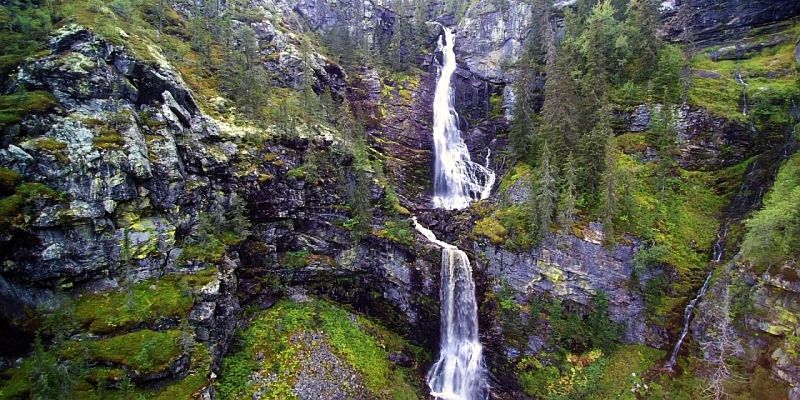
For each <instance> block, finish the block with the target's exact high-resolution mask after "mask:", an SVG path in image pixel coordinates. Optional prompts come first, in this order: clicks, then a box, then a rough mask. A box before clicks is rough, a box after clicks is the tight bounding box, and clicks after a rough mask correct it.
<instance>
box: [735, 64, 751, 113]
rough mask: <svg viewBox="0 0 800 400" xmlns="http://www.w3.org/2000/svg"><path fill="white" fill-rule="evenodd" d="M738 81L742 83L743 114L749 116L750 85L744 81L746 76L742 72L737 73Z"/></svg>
mask: <svg viewBox="0 0 800 400" xmlns="http://www.w3.org/2000/svg"><path fill="white" fill-rule="evenodd" d="M736 81H737V82H739V84H740V85H742V115H744V116H747V111H748V104H747V90H748V89H749V86H750V85H748V84H747V82H745V81H744V77H743V76H742V74H741V73H738V72H737V73H736Z"/></svg>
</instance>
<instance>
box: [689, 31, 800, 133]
mask: <svg viewBox="0 0 800 400" xmlns="http://www.w3.org/2000/svg"><path fill="white" fill-rule="evenodd" d="M789 32H790V33H794V34H795V35H796V33H797V28H796V27H795V28H794V29H792V30H790V31H789ZM758 40H759V37H758V36H754V37H752V38H749V39H748V41H758ZM711 50H714V49H709V51H711ZM692 69H694V70H696V71H703V72H705V74H703V75H702V76H697V74H695V76H694V77H693V79H692V86H691V88H690V90H689V99H690V101H691V102H692V103H694V104H696V105H699V106H701V107H703V108H705V109H707V110H709V111H711V112H713V113H714V114H716V115H719V116H721V117H725V118H726V119H729V120H733V121H741V122H746V121H748V120H749V121H751V122H753V124H754V125H755V126H756V128H757V129H758V130H759V131H760V132H762V133H772V132H774V133H777V134H783V131H785V130H786V129H787V128H788V126H790V124H791V123H793V120H792V118H791V117H790V115H789V114H790V110H791V108H792V101H795V102H797V100H798V99H800V86H798V85H797V81H796V76H797V73H796V67H795V61H794V43H792V41H787V42H786V43H785V44H782V45H779V46H775V47H773V48H769V49H766V50H763V51H761V52H759V53H757V54H754V55H752V56H751V57H749V58H747V59H744V60H720V61H714V60H712V59H711V57H710V55H709V53H708V52H701V53H699V54H697V55H696V56H695V57H694V58H693V59H692ZM715 75H717V76H715ZM739 76H741V78H742V79H743V80H744V81H745V83H747V85H748V87H747V91H746V97H747V100H748V103H749V105H750V107H749V108H750V112H749V113H748V115H744V114H743V112H742V102H743V100H744V97H743V87H742V84H741V83H740V82H739V79H738V77H739Z"/></svg>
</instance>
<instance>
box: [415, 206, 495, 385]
mask: <svg viewBox="0 0 800 400" xmlns="http://www.w3.org/2000/svg"><path fill="white" fill-rule="evenodd" d="M413 220H414V227H415V228H416V229H417V231H419V232H420V233H422V235H423V236H425V237H426V238H427V239H428V240H429V241H430V242H431V243H434V244H436V245H437V246H439V247H441V248H442V269H441V274H442V277H441V280H442V285H441V289H440V297H441V299H440V303H441V305H440V308H441V323H442V328H441V330H442V337H441V345H440V349H439V358H438V360H437V361H436V363H434V364H433V367H431V369H430V371H429V372H428V376H427V379H428V386H430V388H431V395H432V396H434V397H437V398H440V399H447V400H482V399H485V398H486V397H487V396H488V392H489V385H488V383H487V382H486V380H485V378H484V375H485V374H484V367H483V356H482V350H483V346H482V345H481V343H480V340H479V338H478V306H477V303H476V301H475V282H474V281H473V280H472V268H471V266H470V263H469V259H468V258H467V254H466V253H465V252H463V251H461V250H459V249H458V248H456V247H455V246H453V245H451V244H449V243H445V242H443V241H441V240H439V239H437V238H436V236H435V235H434V234H433V232H431V231H430V230H429V229H427V228H425V227H424V226H422V225H420V224H419V222H417V219H416V218H414V219H413Z"/></svg>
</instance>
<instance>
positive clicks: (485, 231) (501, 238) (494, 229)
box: [472, 217, 508, 245]
mask: <svg viewBox="0 0 800 400" xmlns="http://www.w3.org/2000/svg"><path fill="white" fill-rule="evenodd" d="M472 233H473V234H475V235H478V236H484V237H486V238H488V239H489V240H491V241H492V243H493V244H495V245H499V244H502V243H503V242H505V241H506V237H507V236H508V230H506V228H505V227H504V226H503V225H502V224H501V223H500V221H498V220H496V219H495V218H493V217H486V218H483V219H480V220H478V221H477V222H475V225H473V226H472Z"/></svg>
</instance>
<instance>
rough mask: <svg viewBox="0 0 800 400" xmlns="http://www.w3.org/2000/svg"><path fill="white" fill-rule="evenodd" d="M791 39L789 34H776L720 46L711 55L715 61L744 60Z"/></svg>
mask: <svg viewBox="0 0 800 400" xmlns="http://www.w3.org/2000/svg"><path fill="white" fill-rule="evenodd" d="M790 40H792V38H791V37H789V36H786V35H775V36H772V37H769V38H768V39H767V40H763V41H757V42H743V43H736V44H734V45H731V46H725V47H720V48H719V49H716V50H713V51H711V53H710V54H709V56H710V57H711V59H712V60H714V61H721V60H743V59H746V58H749V57H750V56H752V55H753V54H756V53H758V52H760V51H762V50H764V49H768V48H772V47H775V46H778V45H780V44H782V43H785V42H788V41H790Z"/></svg>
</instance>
